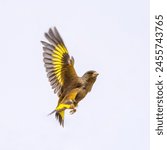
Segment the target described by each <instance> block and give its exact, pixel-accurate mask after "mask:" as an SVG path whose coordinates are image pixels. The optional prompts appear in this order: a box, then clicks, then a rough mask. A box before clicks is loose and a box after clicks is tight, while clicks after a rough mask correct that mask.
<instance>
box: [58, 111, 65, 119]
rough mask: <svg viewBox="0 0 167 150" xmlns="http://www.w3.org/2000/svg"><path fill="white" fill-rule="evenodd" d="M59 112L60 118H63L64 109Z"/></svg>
mask: <svg viewBox="0 0 167 150" xmlns="http://www.w3.org/2000/svg"><path fill="white" fill-rule="evenodd" d="M59 114H60V116H61V118H62V120H64V111H61V112H59Z"/></svg>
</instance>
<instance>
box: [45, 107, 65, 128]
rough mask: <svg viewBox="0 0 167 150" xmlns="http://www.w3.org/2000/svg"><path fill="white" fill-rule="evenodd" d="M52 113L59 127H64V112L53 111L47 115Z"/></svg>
mask: <svg viewBox="0 0 167 150" xmlns="http://www.w3.org/2000/svg"><path fill="white" fill-rule="evenodd" d="M53 113H55V117H56V119H57V120H58V121H59V123H60V125H62V126H63V127H64V110H62V111H57V110H53V111H52V112H51V113H50V114H48V115H52V114H53Z"/></svg>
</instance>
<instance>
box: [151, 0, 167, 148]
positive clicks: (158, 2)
mask: <svg viewBox="0 0 167 150" xmlns="http://www.w3.org/2000/svg"><path fill="white" fill-rule="evenodd" d="M165 6H166V1H165V0H151V3H150V150H166V149H167V143H166V139H167V134H166V131H167V124H166V123H167V120H166V119H167V118H166V116H167V102H166V99H167V86H166V85H167V43H166V40H167V9H166V7H165ZM155 15H162V16H163V25H162V28H163V31H162V32H163V40H162V45H163V72H162V74H160V73H159V72H156V71H155V67H157V66H156V64H155V61H156V60H155V44H156V40H155V39H157V38H156V37H155V26H156V23H155V22H157V20H156V19H155ZM158 32H159V31H158ZM158 75H162V78H161V79H162V80H163V85H164V86H163V135H157V132H156V131H155V129H157V128H158V125H157V124H158V122H157V119H156V117H157V116H156V114H157V113H158V111H157V109H158V107H157V99H156V97H157V92H158V89H157V87H156V86H155V83H156V82H157V80H161V79H160V78H159V77H158Z"/></svg>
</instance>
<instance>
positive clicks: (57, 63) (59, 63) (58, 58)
mask: <svg viewBox="0 0 167 150" xmlns="http://www.w3.org/2000/svg"><path fill="white" fill-rule="evenodd" d="M64 54H68V51H67V49H66V48H65V47H64V46H63V45H60V44H58V45H56V46H55V50H54V51H53V54H52V57H53V58H52V61H53V62H52V63H53V65H54V71H55V75H56V78H57V80H58V82H59V83H60V84H61V85H63V83H64V79H63V76H62V71H63V65H64V62H63V57H64Z"/></svg>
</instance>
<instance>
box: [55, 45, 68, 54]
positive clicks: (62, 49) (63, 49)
mask: <svg viewBox="0 0 167 150" xmlns="http://www.w3.org/2000/svg"><path fill="white" fill-rule="evenodd" d="M56 48H58V49H59V50H60V51H62V52H64V53H68V51H67V49H66V48H65V47H64V46H63V45H60V44H58V45H57V47H56Z"/></svg>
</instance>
